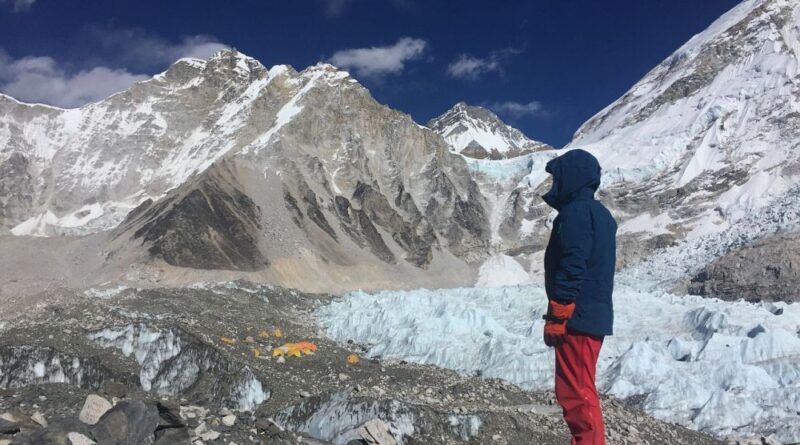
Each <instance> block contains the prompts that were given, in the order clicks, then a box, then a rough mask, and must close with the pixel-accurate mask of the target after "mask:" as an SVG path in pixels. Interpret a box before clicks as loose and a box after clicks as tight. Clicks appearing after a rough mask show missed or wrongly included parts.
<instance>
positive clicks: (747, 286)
mask: <svg viewBox="0 0 800 445" xmlns="http://www.w3.org/2000/svg"><path fill="white" fill-rule="evenodd" d="M799 252H800V235H798V234H793V235H786V236H774V237H769V238H766V239H764V240H761V241H759V242H756V243H754V244H750V245H747V246H744V247H741V248H738V249H735V250H733V251H731V252H729V253H728V254H727V255H725V256H723V257H722V258H719V259H717V260H715V261H714V262H712V263H711V264H709V265H708V266H706V267H705V268H704V269H703V270H702V271H701V272H700V273H699V274H697V275H696V276H695V277H694V278H692V280H691V283H690V285H689V292H691V293H694V294H698V295H708V296H711V297H717V298H721V299H724V300H738V299H740V298H744V299H747V300H762V301H793V302H796V301H800V287H798V284H799V283H800V254H799Z"/></svg>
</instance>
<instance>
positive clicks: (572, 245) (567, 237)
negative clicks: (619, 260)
mask: <svg viewBox="0 0 800 445" xmlns="http://www.w3.org/2000/svg"><path fill="white" fill-rule="evenodd" d="M560 216H561V224H559V226H558V227H556V228H555V229H556V230H557V231H558V232H557V234H556V235H557V239H556V240H557V242H558V243H559V247H560V249H559V250H560V251H561V257H560V258H559V260H558V265H557V267H556V271H555V276H554V277H553V282H554V283H553V284H554V290H555V295H554V299H555V300H556V301H559V302H563V303H570V302H573V301H575V299H576V298H578V295H579V294H580V292H581V287H582V286H583V279H584V275H585V274H586V264H587V262H588V260H589V255H590V254H591V252H592V243H593V239H594V229H593V227H592V215H591V211H590V209H589V208H588V207H587V206H584V205H571V206H567V207H566V208H564V209H562V212H561V215H560Z"/></svg>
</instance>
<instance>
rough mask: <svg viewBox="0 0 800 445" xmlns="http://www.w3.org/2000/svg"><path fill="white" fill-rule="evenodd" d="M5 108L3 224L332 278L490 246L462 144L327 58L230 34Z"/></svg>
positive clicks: (401, 278) (116, 256)
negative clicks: (222, 41) (48, 101)
mask: <svg viewBox="0 0 800 445" xmlns="http://www.w3.org/2000/svg"><path fill="white" fill-rule="evenodd" d="M0 108H2V110H3V113H2V118H0V119H2V121H3V125H2V127H0V129H1V130H2V133H0V139H2V141H3V142H4V143H3V144H0V147H2V152H0V171H3V172H4V173H5V174H4V175H3V176H2V179H0V189H2V190H3V191H4V193H3V196H4V200H3V202H2V207H0V222H2V225H3V226H5V227H6V228H9V229H10V230H11V231H12V233H14V234H16V235H25V234H32V235H58V234H61V235H88V234H98V233H100V232H102V233H103V235H97V236H101V237H108V239H107V240H104V241H98V240H97V236H94V237H93V238H92V237H90V238H92V239H93V240H94V241H92V243H96V244H103V245H105V247H104V249H103V252H104V255H105V258H106V260H107V261H106V262H107V263H109V264H116V266H115V267H116V269H117V270H123V269H126V268H127V266H126V265H127V264H129V263H130V264H133V263H135V264H140V263H141V264H159V265H161V266H158V267H156V270H161V271H162V272H160V273H161V275H159V276H161V277H162V278H163V277H164V276H167V275H169V273H167V272H163V270H172V271H176V270H177V271H182V272H176V273H179V274H181V276H183V274H186V273H188V272H186V271H187V270H191V269H214V270H218V271H220V270H221V271H232V272H248V273H256V274H257V275H258V276H259V277H260V279H262V280H267V281H270V282H275V283H279V284H285V285H289V286H294V287H301V288H306V289H315V290H322V289H327V290H330V289H349V288H353V287H364V286H366V287H371V286H390V287H391V286H407V285H408V283H416V282H419V283H425V284H427V285H437V284H438V285H444V284H449V285H456V284H459V283H462V284H463V283H466V282H468V277H469V276H470V275H471V274H472V273H473V272H471V271H472V270H473V266H472V265H471V264H473V263H475V262H479V261H480V260H481V258H483V257H485V250H486V247H487V245H488V237H489V233H488V225H487V222H486V218H485V215H484V205H483V198H482V196H481V195H480V193H479V192H478V189H477V185H476V184H475V182H474V181H472V179H471V178H470V174H469V172H468V168H467V165H466V162H465V161H464V160H463V158H462V157H461V156H458V155H456V154H452V153H450V152H449V148H448V146H447V144H446V143H445V142H444V141H443V140H442V139H441V138H439V137H438V136H437V135H435V134H434V133H433V132H431V131H429V130H428V129H426V128H424V127H420V126H418V125H417V124H415V123H414V122H413V121H412V120H411V118H410V117H409V116H407V115H405V114H402V113H399V112H397V111H394V110H391V109H389V108H388V107H385V106H383V105H380V104H378V103H377V102H375V100H374V99H373V98H372V97H371V96H370V94H369V92H368V91H367V90H366V89H365V88H364V87H363V86H361V85H360V84H359V83H358V82H357V81H355V80H354V79H352V78H351V77H350V76H349V74H348V73H346V72H343V71H339V70H337V69H336V68H334V67H333V66H331V65H327V64H319V65H316V66H313V67H310V68H308V69H306V70H304V71H302V72H297V71H295V70H294V69H292V68H291V67H288V66H276V67H273V68H271V69H266V68H265V67H264V66H262V65H261V64H260V63H259V62H258V61H256V60H255V59H252V58H249V57H247V56H245V55H243V54H241V53H238V52H236V51H224V52H221V53H219V54H217V55H216V56H214V57H212V58H211V59H209V60H208V61H203V60H195V59H183V60H180V61H178V62H177V63H176V64H174V65H173V66H172V67H171V68H170V69H168V70H167V71H166V72H164V73H162V74H159V75H157V76H155V77H154V78H153V79H151V80H148V81H145V82H141V83H137V84H135V85H134V86H132V87H131V88H130V89H129V90H126V91H124V92H122V93H119V94H116V95H114V96H112V97H109V98H108V99H106V100H103V101H101V102H98V103H94V104H90V105H87V106H85V107H82V108H79V109H73V110H61V109H56V108H52V107H47V106H42V105H28V104H21V103H19V102H17V101H15V100H13V99H11V98H8V97H2V98H0ZM162 266H164V267H166V269H164V267H162ZM176 268H177V269H176ZM443 270H447V271H448V273H447V274H443V273H441V272H442V271H443ZM84 272H85V271H84ZM309 276H314V277H315V279H314V280H308V277H309Z"/></svg>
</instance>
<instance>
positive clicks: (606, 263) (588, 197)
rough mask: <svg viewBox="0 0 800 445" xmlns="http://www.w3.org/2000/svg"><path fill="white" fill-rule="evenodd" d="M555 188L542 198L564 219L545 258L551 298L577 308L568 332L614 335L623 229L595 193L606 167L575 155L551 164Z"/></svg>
mask: <svg viewBox="0 0 800 445" xmlns="http://www.w3.org/2000/svg"><path fill="white" fill-rule="evenodd" d="M546 170H547V172H548V173H550V174H551V175H552V176H553V187H552V188H551V189H550V191H549V192H547V193H546V194H545V195H544V196H543V197H542V198H543V199H544V200H545V202H547V204H549V205H550V206H551V207H553V208H554V209H556V210H558V216H557V217H556V219H555V220H554V221H553V230H552V232H551V233H550V242H549V243H548V244H547V250H546V251H545V255H544V276H545V289H546V291H547V298H549V299H551V300H555V301H557V302H559V303H563V304H567V303H572V302H574V303H575V312H574V314H573V315H572V318H570V320H569V322H567V327H568V328H569V329H573V330H576V331H580V332H583V333H586V334H592V335H599V336H604V335H611V334H612V333H613V324H614V309H613V304H612V301H611V294H612V292H613V290H614V269H615V264H616V236H617V223H616V222H615V221H614V218H613V217H612V216H611V213H610V212H609V211H608V209H606V208H605V207H604V206H603V204H601V203H600V201H597V200H595V199H594V193H595V191H597V188H598V187H599V186H600V163H598V162H597V159H596V158H595V157H594V156H592V155H591V154H589V153H588V152H586V151H584V150H571V151H568V152H567V153H564V154H563V155H561V156H559V157H557V158H555V159H553V160H551V161H550V162H548V163H547V168H546Z"/></svg>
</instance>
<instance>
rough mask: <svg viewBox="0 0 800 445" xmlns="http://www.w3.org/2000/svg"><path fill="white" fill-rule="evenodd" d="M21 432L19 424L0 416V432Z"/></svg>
mask: <svg viewBox="0 0 800 445" xmlns="http://www.w3.org/2000/svg"><path fill="white" fill-rule="evenodd" d="M18 432H19V425H17V422H13V421H11V420H8V419H4V418H0V434H16V433H18Z"/></svg>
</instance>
